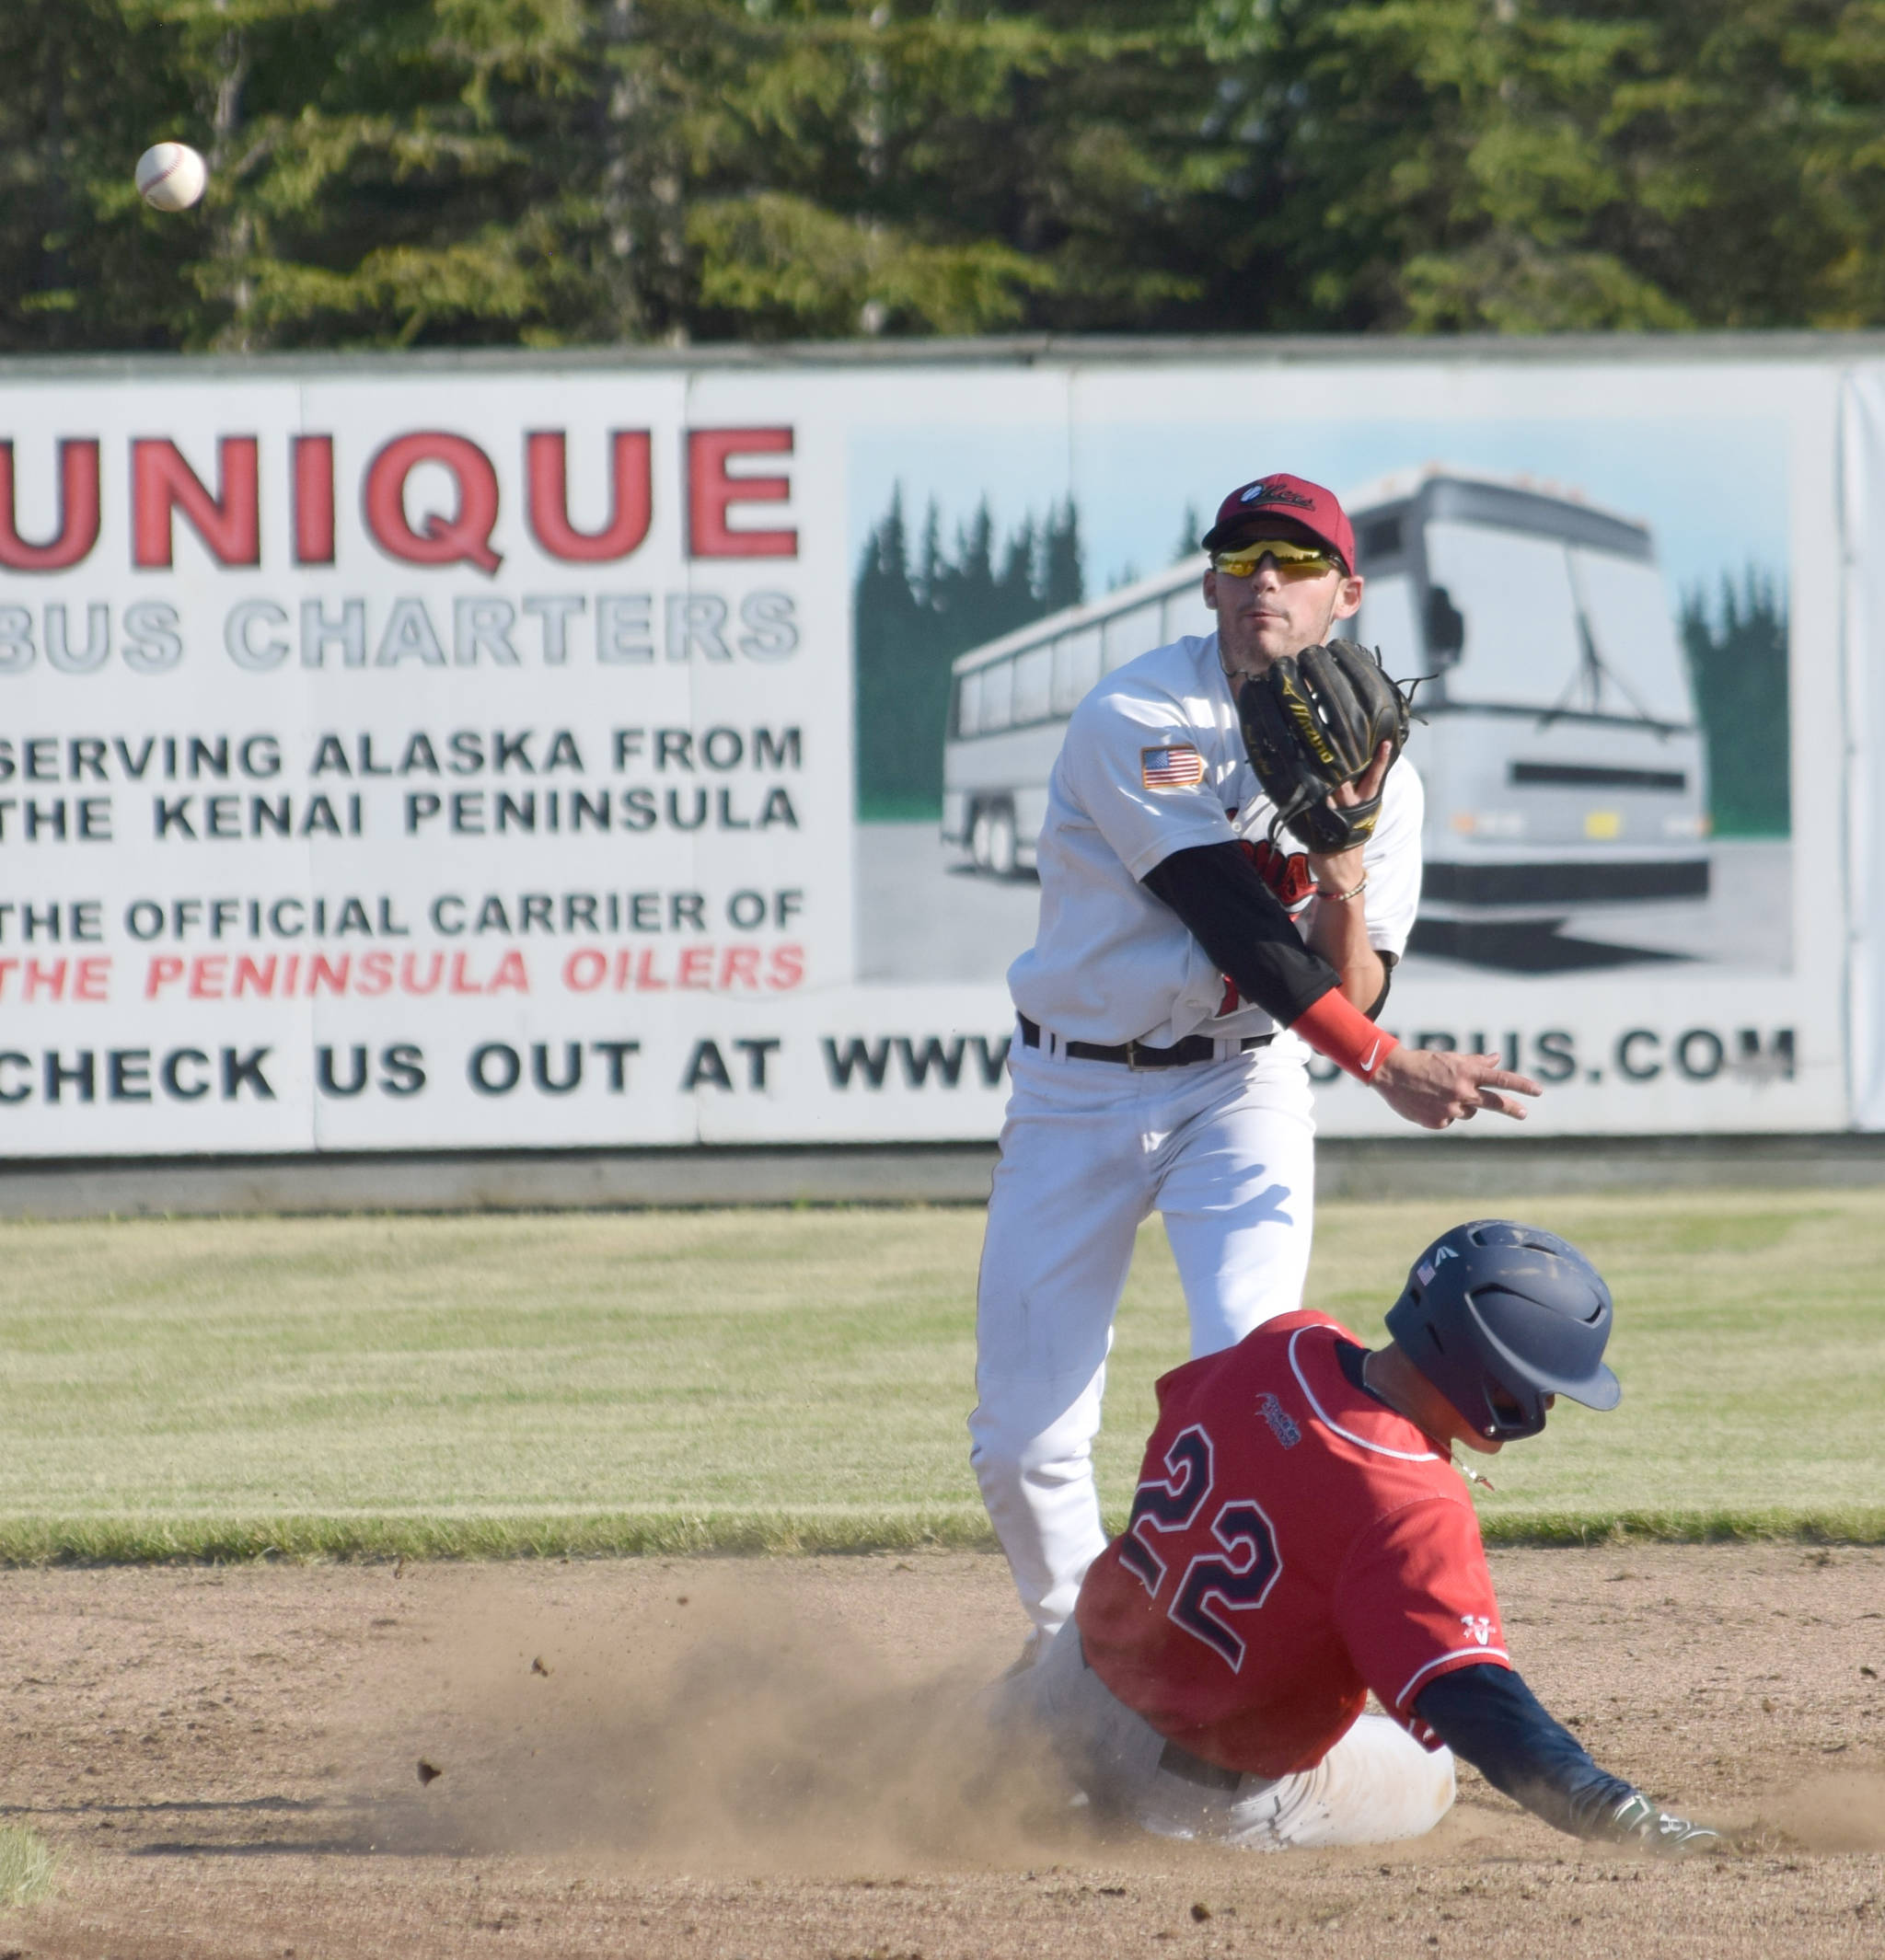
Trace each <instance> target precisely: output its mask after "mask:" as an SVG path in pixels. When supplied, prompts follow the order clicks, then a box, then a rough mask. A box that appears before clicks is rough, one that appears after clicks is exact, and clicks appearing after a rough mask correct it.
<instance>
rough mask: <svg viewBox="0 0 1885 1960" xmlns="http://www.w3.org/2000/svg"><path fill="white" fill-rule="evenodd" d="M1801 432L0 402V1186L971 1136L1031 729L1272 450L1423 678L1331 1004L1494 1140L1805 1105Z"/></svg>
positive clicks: (258, 369) (1358, 380) (466, 378)
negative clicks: (1480, 1087)
mask: <svg viewBox="0 0 1885 1960" xmlns="http://www.w3.org/2000/svg"><path fill="white" fill-rule="evenodd" d="M1839 389H1840V375H1839V372H1838V370H1837V369H1836V368H1835V367H1834V366H1833V365H1832V364H1831V363H1827V364H1823V365H1822V364H1816V363H1810V362H1774V363H1760V364H1759V365H1758V366H1757V365H1755V364H1753V363H1740V362H1735V361H1713V360H1707V359H1696V358H1693V357H1692V356H1685V355H1683V353H1682V352H1681V344H1680V343H1671V353H1670V355H1669V356H1668V357H1667V358H1662V357H1658V358H1636V359H1616V360H1604V361H1597V360H1591V361H1588V362H1584V363H1575V364H1574V363H1566V362H1562V361H1557V362H1552V361H1546V360H1542V359H1537V358H1531V359H1512V360H1487V359H1485V358H1483V357H1479V358H1474V359H1472V360H1467V359H1463V358H1461V359H1452V360H1440V359H1436V358H1432V357H1430V356H1423V357H1419V358H1397V359H1394V360H1383V359H1378V358H1371V359H1369V360H1367V361H1359V360H1337V359H1330V360H1327V361H1324V362H1321V363H1310V362H1304V361H1301V360H1288V361H1285V360H1280V359H1271V360H1266V359H1261V358H1253V357H1249V356H1243V355H1240V356H1237V357H1234V358H1232V357H1225V358H1212V359H1201V358H1187V359H1180V358H1177V357H1173V358H1169V359H1163V358H1148V359H1144V360H1139V361H1122V360H1113V361H1110V362H1108V361H1103V360H1097V359H1093V360H1088V359H1080V358H1075V357H1072V356H1069V357H1067V358H1065V359H1061V360H1039V361H1024V360H1022V359H1019V358H1011V357H1008V356H1005V355H1000V354H997V353H991V354H990V355H989V357H987V358H985V359H979V360H972V359H962V358H957V359H933V358H932V359H931V360H928V361H925V360H923V359H920V358H910V359H908V360H892V361H883V362H876V363H872V364H871V365H869V366H867V367H866V366H855V367H845V366H841V365H838V364H836V363H833V364H831V365H829V366H822V367H821V366H815V365H810V364H804V363H790V362H787V361H783V360H781V363H779V364H778V365H776V366H767V365H764V364H761V363H757V362H756V361H755V360H753V359H751V358H748V359H746V360H744V361H742V362H739V363H731V362H729V363H725V364H719V365H716V364H714V363H711V361H705V360H700V361H697V360H690V359H688V358H687V357H683V356H680V355H676V356H675V357H673V359H672V361H671V362H670V363H658V362H635V363H621V364H619V365H604V364H600V363H596V362H593V361H591V362H585V363H567V364H557V363H553V362H549V361H539V362H534V363H533V362H532V361H531V360H530V359H528V358H526V357H521V356H520V357H515V358H503V359H491V358H483V359H478V358H471V359H465V360H461V361H457V362H451V361H446V362H433V361H414V362H402V361H400V360H398V359H396V358H387V357H372V358H364V357H363V358H362V359H361V360H359V361H357V362H352V363H350V362H345V361H341V360H335V361H332V362H329V363H281V364H279V365H276V364H271V363H243V364H240V365H235V364H230V365H217V364H214V363H149V364H142V365H141V364H133V365H132V366H130V367H128V368H127V367H124V366H121V365H114V366H112V367H110V368H109V369H106V368H98V369H89V370H87V369H83V368H81V369H74V368H72V367H70V366H67V367H64V368H56V369H55V368H51V367H48V368H42V369H36V368H34V367H33V366H32V365H31V364H29V363H20V364H16V365H14V366H12V367H0V704H5V705H4V711H0V1154H4V1155H7V1156H17V1157H28V1156H61V1157H65V1156H70V1157H103V1156H112V1157H116V1156H127V1155H143V1154H162V1153H192V1154H193V1153H202V1152H253V1151H275V1150H280V1151H306V1150H310V1149H320V1150H363V1149H387V1150H397V1149H402V1148H435V1147H492V1148H497V1147H504V1148H514V1147H549V1146H577V1145H609V1144H617V1145H667V1144H687V1143H696V1142H735V1141H737V1142H767V1141H771V1142H790V1143H819V1142H834V1143H835V1142H843V1141H858V1140H871V1139H882V1140H902V1139H908V1140H921V1139H944V1138H977V1137H989V1136H993V1135H994V1133H995V1131H996V1129H997V1128H998V1127H999V1123H1000V1108H1001V1103H1002V1101H1003V1096H1004V1074H1003V1062H1004V1059H1005V1055H1006V1047H1007V1043H1008V1040H1009V1037H1010V1034H1011V1032H1012V1006H1011V1004H1010V1002H1009V1000H1008V997H1007V992H1006V988H1005V985H1004V982H1003V974H1004V973H1005V970H1006V968H1007V965H1008V963H1010V962H1011V961H1012V959H1013V958H1014V957H1015V955H1016V954H1017V953H1018V952H1020V951H1022V950H1023V948H1024V947H1025V946H1026V945H1027V943H1028V942H1029V940H1030V939H1031V938H1032V934H1033V930H1034V922H1035V909H1036V906H1037V904H1038V895H1039V887H1038V885H1037V883H1036V882H1035V879H1034V875H1033V866H1032V843H1033V836H1034V833H1035V829H1036V828H1037V827H1038V824H1039V821H1040V814H1041V810H1042V807H1043V799H1044V796H1045V790H1046V784H1047V775H1048V772H1049V770H1050V769H1051V767H1052V765H1053V760H1054V756H1055V754H1056V752H1057V750H1058V741H1059V734H1060V731H1061V729H1062V728H1063V727H1064V724H1065V721H1066V717H1067V714H1068V712H1069V711H1070V709H1071V707H1072V706H1073V704H1074V702H1075V701H1077V700H1078V698H1080V696H1081V694H1082V693H1083V692H1084V691H1085V689H1086V688H1087V687H1088V686H1091V685H1092V684H1093V681H1095V680H1096V679H1098V678H1099V676H1100V675H1101V674H1104V673H1105V672H1108V671H1110V670H1111V669H1112V668H1113V667H1116V666H1117V665H1119V664H1120V663H1122V662H1124V661H1125V660H1128V659H1130V658H1132V657H1133V656H1135V655H1136V654H1138V653H1140V652H1143V651H1146V650H1148V649H1149V648H1151V647H1152V646H1155V645H1157V644H1160V643H1161V642H1162V641H1163V640H1169V639H1171V638H1174V637H1175V636H1176V635H1178V634H1180V633H1186V632H1202V631H1206V630H1208V627H1209V619H1208V615H1207V614H1206V613H1205V611H1204V608H1203V605H1202V601H1201V598H1200V596H1199V592H1198V580H1199V573H1200V571H1201V569H1202V561H1201V559H1199V558H1198V557H1197V549H1196V540H1197V535H1198V532H1199V530H1200V528H1201V525H1200V523H1199V517H1198V513H1200V512H1207V511H1208V510H1210V509H1211V508H1213V507H1214V506H1215V504H1216V502H1217V501H1218V499H1219V498H1220V496H1221V495H1222V494H1223V493H1224V492H1225V491H1226V490H1229V489H1231V488H1232V487H1233V486H1234V485H1236V484H1237V483H1239V482H1241V481H1243V480H1246V479H1247V478H1250V477H1252V476H1253V475H1255V474H1257V473H1260V472H1263V471H1266V470H1271V469H1278V468H1284V469H1289V470H1291V471H1294V472H1296V473H1297V474H1300V475H1303V476H1308V477H1311V478H1315V479H1317V480H1320V481H1322V482H1324V483H1327V484H1329V485H1331V486H1332V487H1334V488H1336V490H1338V491H1339V492H1340V493H1341V494H1342V495H1343V497H1344V499H1345V501H1346V502H1347V507H1348V509H1349V511H1350V513H1351V514H1352V515H1353V516H1354V518H1355V520H1356V525H1357V530H1358V535H1359V539H1360V558H1361V564H1360V570H1361V571H1362V572H1363V574H1364V575H1365V576H1366V577H1367V579H1368V581H1369V583H1368V586H1367V592H1366V597H1365V599H1364V605H1363V612H1362V615H1361V618H1360V636H1359V637H1361V638H1363V639H1365V640H1369V641H1370V643H1377V644H1379V645H1380V646H1381V647H1382V652H1383V656H1384V658H1385V660H1386V662H1387V664H1388V666H1389V668H1390V670H1391V671H1393V672H1395V673H1397V674H1406V675H1413V674H1431V675H1433V676H1434V678H1433V679H1432V680H1431V681H1429V682H1428V684H1427V685H1425V686H1423V688H1422V690H1421V696H1420V699H1421V705H1422V708H1423V710H1424V712H1425V713H1426V716H1427V719H1426V721H1424V722H1423V723H1422V724H1421V725H1419V726H1418V727H1417V730H1416V732H1415V736H1414V739H1413V741H1412V743H1411V744H1410V747H1409V751H1408V759H1407V766H1409V767H1415V768H1417V769H1418V770H1419V772H1420V774H1421V776H1422V778H1423V781H1424V784H1425V787H1426V791H1427V807H1428V829H1427V833H1426V836H1425V840H1424V844H1425V856H1426V863H1427V872H1426V884H1425V888H1424V891H1425V895H1424V897H1423V903H1422V909H1421V915H1420V921H1419V925H1418V927H1417V931H1416V936H1415V940H1414V943H1413V946H1412V948H1411V950H1410V953H1409V956H1408V958H1407V960H1406V961H1405V963H1404V964H1403V965H1402V967H1401V969H1400V970H1399V972H1398V973H1397V974H1396V976H1395V982H1394V992H1393V995H1392V997H1391V1000H1390V1003H1389V1007H1388V1009H1387V1010H1386V1012H1385V1014H1384V1017H1383V1018H1384V1020H1385V1022H1386V1024H1387V1025H1388V1026H1390V1027H1391V1028H1393V1029H1394V1032H1397V1033H1398V1034H1400V1035H1401V1037H1402V1038H1403V1039H1404V1040H1413V1041H1418V1042H1424V1043H1455V1044H1459V1045H1472V1046H1474V1047H1480V1046H1485V1047H1489V1048H1498V1049H1500V1050H1502V1051H1504V1052H1505V1053H1507V1054H1508V1055H1510V1056H1512V1057H1513V1059H1514V1060H1515V1061H1516V1062H1517V1063H1518V1065H1519V1066H1522V1067H1524V1068H1526V1069H1527V1070H1529V1071H1531V1072H1532V1073H1533V1074H1536V1075H1538V1076H1540V1077H1541V1078H1544V1080H1545V1082H1546V1084H1547V1089H1548V1093H1547V1096H1546V1097H1545V1099H1544V1101H1543V1103H1542V1104H1541V1105H1540V1107H1539V1108H1538V1110H1537V1112H1536V1113H1535V1115H1534V1119H1533V1121H1534V1123H1535V1124H1536V1125H1537V1126H1538V1127H1540V1128H1542V1129H1549V1130H1555V1131H1561V1132H1570V1131H1574V1132H1583V1133H1592V1134H1602V1133H1625V1132H1671V1131H1710V1130H1713V1131H1748V1130H1763V1129H1816V1128H1817V1129H1823V1128H1837V1127H1842V1126H1844V1125H1845V1123H1846V1122H1847V1121H1848V1120H1849V1112H1848V1105H1847V1091H1846V1079H1845V1061H1846V1057H1845V1041H1844V1032H1843V1011H1844V994H1845V893H1844V888H1843V885H1842V882H1841V874H1840V870H1839V867H1840V865H1841V863H1842V860H1843V838H1842V824H1843V822H1844V809H1845V806H1844V802H1843V784H1842V781H1841V779H1840V771H1839V770H1838V769H1836V768H1829V767H1826V764H1825V760H1824V758H1823V757H1822V756H1820V755H1812V754H1809V755H1806V756H1799V755H1797V754H1796V753H1795V749H1794V744H1793V743H1792V740H1791V737H1790V735H1789V720H1788V715H1787V703H1788V701H1789V698H1790V699H1791V701H1792V702H1794V703H1819V702H1823V701H1827V700H1833V699H1836V698H1838V695H1839V690H1840V689H1841V687H1842V685H1843V679H1842V673H1841V665H1840V658H1839V649H1840V644H1841V640H1840V633H1841V619H1840V615H1841V579H1840V566H1841V544H1840V502H1839V496H1838V489H1839V485H1838V462H1837V458H1838V449H1837V443H1838V434H1839V412H1840V400H1839ZM1856 412H1857V410H1856V409H1852V408H1850V407H1849V409H1848V414H1849V415H1851V414H1853V413H1856ZM1801 719H1802V718H1801V717H1800V716H1799V715H1798V714H1795V715H1794V716H1793V717H1792V725H1793V726H1794V727H1798V726H1799V725H1801ZM1822 719H1823V716H1822ZM1319 1105H1320V1108H1319V1120H1320V1123H1321V1125H1322V1127H1323V1129H1324V1133H1325V1134H1334V1135H1343V1134H1358V1135H1359V1134H1385V1133H1388V1132H1390V1131H1393V1130H1394V1129H1396V1128H1398V1127H1399V1126H1398V1125H1397V1124H1396V1123H1395V1121H1394V1118H1393V1116H1392V1115H1391V1114H1390V1113H1388V1112H1387V1111H1386V1110H1385V1109H1384V1108H1383V1107H1382V1105H1381V1104H1380V1103H1379V1101H1378V1099H1376V1098H1374V1097H1373V1096H1371V1095H1370V1093H1369V1092H1368V1091H1366V1090H1361V1089H1359V1088H1357V1087H1356V1086H1355V1085H1353V1084H1352V1083H1348V1082H1346V1081H1330V1082H1329V1083H1327V1084H1326V1086H1325V1088H1324V1092H1323V1094H1322V1095H1321V1096H1320V1098H1319Z"/></svg>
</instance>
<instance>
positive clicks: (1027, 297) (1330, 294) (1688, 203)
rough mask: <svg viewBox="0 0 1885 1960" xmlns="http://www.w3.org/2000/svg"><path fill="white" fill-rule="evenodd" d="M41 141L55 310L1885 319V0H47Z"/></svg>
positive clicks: (232, 329) (283, 322)
mask: <svg viewBox="0 0 1885 1960" xmlns="http://www.w3.org/2000/svg"><path fill="white" fill-rule="evenodd" d="M166 136H175V137H181V138H183V139H185V140H187V141H189V142H191V143H192V144H196V145H197V146H198V147H199V148H201V149H202V150H203V151H204V152H205V153H206V155H207V156H208V157H209V160H210V163H211V167H212V169H213V172H214V176H213V179H212V184H211V189H210V192H209V195H208V198H207V199H206V201H205V202H204V204H203V205H202V207H201V208H200V209H199V210H198V211H197V212H195V213H191V214H189V215H187V216H181V217H168V218H166V217H159V216H157V215H156V213H151V212H148V211H146V210H145V208H144V207H143V206H142V205H141V204H140V203H139V202H138V200H137V198H136V196H135V194H134V192H133V188H132V184H131V169H132V164H133V160H134V159H135V157H136V156H138V154H139V152H140V151H142V150H143V149H144V148H145V145H146V144H149V143H152V142H154V141H156V140H157V139H158V138H160V137H166ZM0 180H4V184H5V195H4V196H0V351H7V352H50V351H61V350H75V349H133V348H177V349H207V348H216V349H225V350H242V349H260V348H306V347H320V348H331V347H364V346H435V345H464V344H511V345H527V346H550V345H557V344H562V343H570V342H588V343H596V342H603V343H614V342H638V341H639V342H648V341H655V342H681V341H686V340H711V339H721V338H735V339H740V340H766V339H772V338H788V337H789V338H795V339H803V338H807V337H811V338H829V337H847V336H860V335H862V336H871V335H878V334H895V335H921V334H986V333H990V332H998V331H1008V330H1016V331H1028V332H1034V331H1052V332H1084V333H1091V332H1134V333H1137V332H1146V331H1156V332H1162V333H1224V332H1268V331H1307V332H1322V331H1330V330H1343V331H1356V332H1390V333H1391V332H1402V331H1415V332H1440V333H1444V332H1452V331H1463V330H1468V329H1474V330H1487V331H1495V332H1501V333H1508V332H1509V333H1529V332H1543V331H1547V330H1557V329H1662V328H1685V327H1687V328H1710V327H1724V328H1728V327H1732V328H1779V327H1829V328H1845V327H1859V326H1867V325H1873V324H1877V323H1878V322H1879V321H1880V319H1881V318H1885V251H1881V250H1880V249H1879V248H1880V245H1881V242H1885V0H1035V4H1028V5H1014V4H1003V0H923V4H919V0H6V6H4V7H0Z"/></svg>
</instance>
